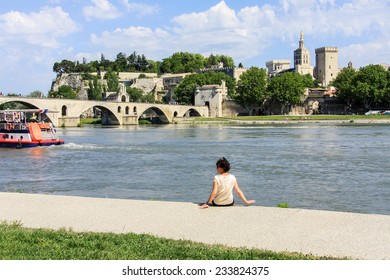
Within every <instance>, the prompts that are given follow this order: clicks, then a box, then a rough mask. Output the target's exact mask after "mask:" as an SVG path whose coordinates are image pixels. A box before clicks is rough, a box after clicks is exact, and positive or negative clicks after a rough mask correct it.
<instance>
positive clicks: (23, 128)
mask: <svg viewBox="0 0 390 280" xmlns="http://www.w3.org/2000/svg"><path fill="white" fill-rule="evenodd" d="M47 113H57V112H55V111H48V110H39V109H24V110H0V147H10V148H12V147H14V148H19V149H20V148H25V147H26V148H27V147H37V146H50V145H62V144H64V140H61V139H59V138H58V137H57V133H56V129H55V128H54V126H53V124H52V123H51V122H50V120H49V118H48V117H47V115H46V114H47Z"/></svg>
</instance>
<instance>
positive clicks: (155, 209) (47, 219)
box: [0, 193, 390, 260]
mask: <svg viewBox="0 0 390 280" xmlns="http://www.w3.org/2000/svg"><path fill="white" fill-rule="evenodd" d="M0 221H9V222H12V221H18V222H20V223H21V224H22V225H23V226H24V227H27V228H47V229H61V228H66V229H72V230H73V231H75V232H112V233H128V232H132V233H148V234H152V235H155V236H159V237H165V238H171V239H177V240H191V241H195V242H201V243H205V244H222V245H226V246H231V247H247V248H257V249H265V250H271V251H275V252H299V253H303V254H312V255H315V256H332V257H336V258H344V257H347V258H352V259H370V260H371V259H373V260H379V259H390V242H389V241H390V235H389V232H390V216H387V215H368V214H354V213H342V212H330V211H316V210H303V209H282V208H273V207H261V206H250V207H244V206H241V207H240V206H235V207H229V208H215V207H211V208H209V209H206V210H201V209H199V208H198V205H197V204H196V203H183V202H162V201H139V200H138V201H137V200H124V199H102V198H87V197H72V196H52V195H41V194H19V193H0Z"/></svg>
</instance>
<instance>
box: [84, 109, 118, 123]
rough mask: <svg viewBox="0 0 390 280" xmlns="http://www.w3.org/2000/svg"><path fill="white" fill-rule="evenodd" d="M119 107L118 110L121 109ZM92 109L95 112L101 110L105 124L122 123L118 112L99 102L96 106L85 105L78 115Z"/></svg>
mask: <svg viewBox="0 0 390 280" xmlns="http://www.w3.org/2000/svg"><path fill="white" fill-rule="evenodd" d="M119 108H120V106H119ZM119 108H118V111H119ZM91 109H92V110H94V112H95V111H98V112H100V117H101V120H102V124H103V125H120V124H121V122H120V120H119V119H118V117H117V114H115V113H114V112H113V111H112V110H111V109H110V108H108V107H106V106H103V105H100V104H97V105H94V106H89V107H83V109H82V110H81V111H80V112H78V115H79V116H81V115H82V114H83V113H84V112H86V111H88V110H91Z"/></svg>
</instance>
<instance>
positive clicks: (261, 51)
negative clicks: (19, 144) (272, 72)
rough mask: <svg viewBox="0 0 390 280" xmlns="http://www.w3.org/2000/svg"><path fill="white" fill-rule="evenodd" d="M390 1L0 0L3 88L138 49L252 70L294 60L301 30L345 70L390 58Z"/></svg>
mask: <svg viewBox="0 0 390 280" xmlns="http://www.w3.org/2000/svg"><path fill="white" fill-rule="evenodd" d="M389 15H390V0H264V1H253V0H240V1H237V0H236V1H230V0H225V1H221V0H214V1H211V0H210V1H209V0H207V1H202V0H199V1H183V0H164V1H153V0H148V1H142V0H138V1H132V0H34V1H27V0H13V1H3V2H2V4H1V6H0V34H1V35H0V57H1V63H0V91H1V92H3V93H4V94H7V93H10V92H12V93H18V94H22V95H26V94H29V93H30V92H32V91H34V90H40V91H42V92H43V93H45V94H46V93H47V91H48V90H49V89H50V86H51V81H52V80H53V79H54V78H55V73H54V72H52V67H53V64H54V62H56V61H61V60H62V59H69V60H79V61H82V59H83V57H85V58H86V59H87V60H88V61H90V60H96V59H100V55H101V54H102V53H103V54H104V55H105V57H106V58H109V59H112V60H113V59H115V57H116V55H117V54H118V53H119V52H124V53H126V54H127V55H129V54H131V53H132V52H133V51H136V52H137V53H139V54H145V55H146V57H147V58H148V59H153V60H162V59H163V58H166V57H169V56H170V55H172V54H173V53H175V52H178V51H183V52H186V51H188V52H192V53H200V54H202V55H204V56H208V55H210V54H211V53H213V54H224V55H229V56H231V57H233V59H234V61H235V63H236V65H238V64H239V63H240V62H241V63H243V65H244V66H245V67H247V68H249V67H251V66H258V67H263V68H264V67H265V62H266V61H268V60H271V59H290V60H291V61H293V51H294V50H295V49H296V48H298V41H299V33H300V31H303V33H304V38H305V47H307V48H308V49H310V51H311V64H312V65H313V66H314V63H315V53H314V51H315V49H316V48H319V47H325V46H335V47H338V48H339V66H340V67H345V66H347V64H348V62H349V61H352V62H353V65H354V67H357V68H358V67H361V66H366V65H369V64H379V63H387V64H390V17H389Z"/></svg>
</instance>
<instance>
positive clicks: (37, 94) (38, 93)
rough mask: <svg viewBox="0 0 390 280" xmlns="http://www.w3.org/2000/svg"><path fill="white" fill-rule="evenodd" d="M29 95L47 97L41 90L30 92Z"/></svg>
mask: <svg viewBox="0 0 390 280" xmlns="http://www.w3.org/2000/svg"><path fill="white" fill-rule="evenodd" d="M27 96H28V97H34V98H43V97H45V95H44V94H43V92H42V91H39V90H34V91H33V92H30V94H29V95H27Z"/></svg>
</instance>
